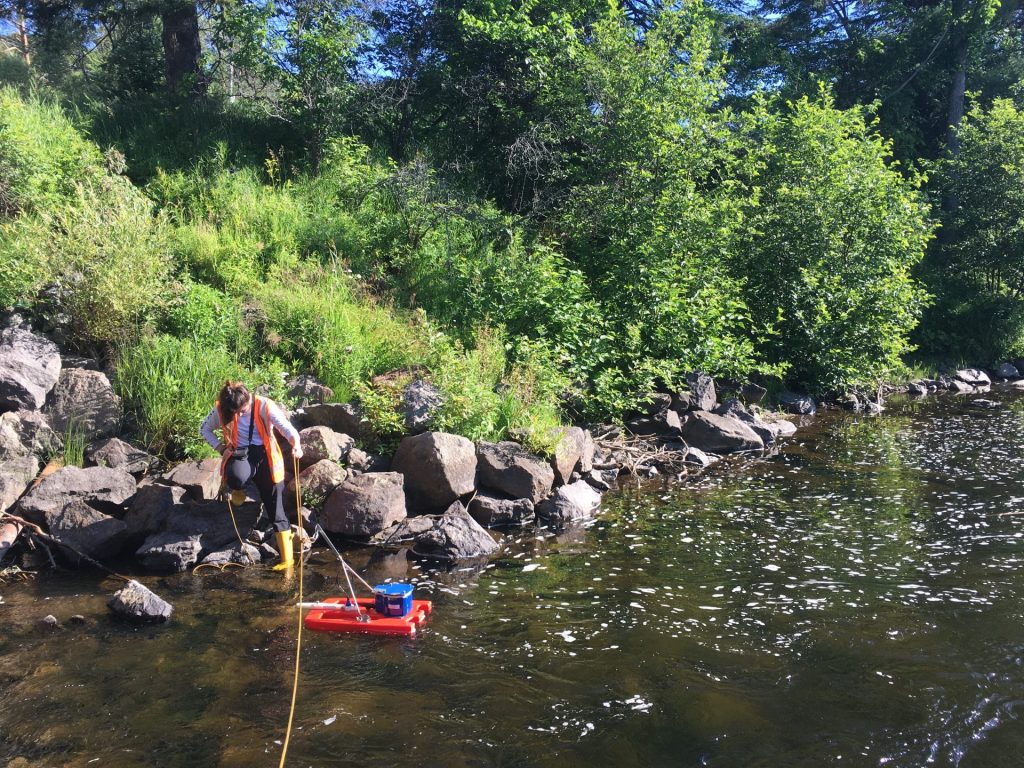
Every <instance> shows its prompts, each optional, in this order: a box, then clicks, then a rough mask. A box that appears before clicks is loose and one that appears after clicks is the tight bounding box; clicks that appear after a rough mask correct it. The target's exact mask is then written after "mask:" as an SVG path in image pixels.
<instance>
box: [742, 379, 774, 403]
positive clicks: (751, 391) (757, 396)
mask: <svg viewBox="0 0 1024 768" xmlns="http://www.w3.org/2000/svg"><path fill="white" fill-rule="evenodd" d="M767 394H768V390H767V389H765V388H764V387H762V386H761V385H760V384H754V383H753V382H748V383H747V384H744V385H743V386H742V387H740V397H742V398H743V401H744V402H745V403H747V404H749V405H756V404H757V403H760V402H761V401H762V400H764V398H765V395H767Z"/></svg>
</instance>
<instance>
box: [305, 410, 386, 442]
mask: <svg viewBox="0 0 1024 768" xmlns="http://www.w3.org/2000/svg"><path fill="white" fill-rule="evenodd" d="M294 422H295V424H296V425H297V426H300V427H330V428H331V429H333V430H334V431H335V432H341V433H342V434H345V435H352V436H353V437H364V436H365V435H367V434H368V433H369V427H370V425H369V422H368V421H366V419H365V418H364V417H363V412H362V410H360V408H359V407H358V406H355V405H353V404H352V403H318V404H315V405H310V406H307V407H305V408H300V409H299V410H297V411H296V412H295V416H294Z"/></svg>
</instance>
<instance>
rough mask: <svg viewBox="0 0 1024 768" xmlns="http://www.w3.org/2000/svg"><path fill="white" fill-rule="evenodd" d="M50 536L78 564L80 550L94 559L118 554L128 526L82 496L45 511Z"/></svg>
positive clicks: (126, 534)
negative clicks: (87, 501)
mask: <svg viewBox="0 0 1024 768" xmlns="http://www.w3.org/2000/svg"><path fill="white" fill-rule="evenodd" d="M46 525H47V527H48V528H49V529H50V535H51V536H53V537H54V538H56V539H57V540H58V541H59V542H60V543H61V544H65V545H67V547H68V548H67V549H65V550H64V553H65V555H66V556H67V558H68V559H69V560H70V561H71V562H73V563H76V564H78V562H79V560H80V558H79V555H78V553H81V554H83V555H85V556H87V557H90V558H92V559H93V560H107V559H109V558H111V557H114V556H115V555H117V554H119V553H120V552H121V550H122V549H124V546H125V543H126V542H127V540H128V526H127V525H125V523H124V522H123V521H122V520H118V519H117V518H116V517H111V516H110V515H105V514H103V513H102V512H97V511H96V510H95V509H93V508H92V507H90V506H89V505H88V504H86V503H85V502H84V501H83V500H82V499H72V500H71V501H69V502H68V503H67V504H65V505H64V506H63V507H62V508H60V509H56V510H50V511H48V512H47V513H46Z"/></svg>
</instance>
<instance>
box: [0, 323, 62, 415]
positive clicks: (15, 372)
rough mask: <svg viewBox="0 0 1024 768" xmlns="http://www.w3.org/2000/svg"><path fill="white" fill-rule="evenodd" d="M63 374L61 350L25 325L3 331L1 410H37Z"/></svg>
mask: <svg viewBox="0 0 1024 768" xmlns="http://www.w3.org/2000/svg"><path fill="white" fill-rule="evenodd" d="M59 377H60V350H59V349H57V345H56V344H54V343H53V342H52V341H50V340H49V339H46V338H44V337H42V336H37V335H35V334H34V333H31V332H29V331H26V330H24V329H22V328H17V327H15V328H4V329H3V330H2V331H0V410H5V411H7V410H15V409H18V408H25V409H26V410H30V411H38V410H39V409H40V408H42V407H43V405H44V404H45V403H46V396H47V395H48V394H49V393H50V390H51V389H53V388H54V386H56V384H57V380H58V378H59Z"/></svg>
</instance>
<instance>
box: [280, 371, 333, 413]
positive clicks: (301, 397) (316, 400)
mask: <svg viewBox="0 0 1024 768" xmlns="http://www.w3.org/2000/svg"><path fill="white" fill-rule="evenodd" d="M284 387H285V391H286V392H287V393H288V397H289V399H291V400H294V401H297V402H298V405H299V407H300V408H304V407H306V406H309V405H315V404H320V403H326V402H327V401H328V400H330V399H331V398H332V397H334V392H333V390H331V388H330V387H328V386H327V385H326V384H324V383H323V382H321V381H320V380H319V379H317V378H316V377H315V376H308V375H305V374H303V375H301V376H295V377H294V378H291V379H289V380H288V381H286V382H285V383H284Z"/></svg>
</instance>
